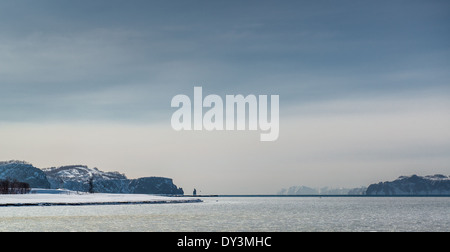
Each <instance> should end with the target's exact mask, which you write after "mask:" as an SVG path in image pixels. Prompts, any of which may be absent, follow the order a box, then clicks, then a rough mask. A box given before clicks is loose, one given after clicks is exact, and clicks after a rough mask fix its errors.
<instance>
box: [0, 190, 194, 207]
mask: <svg viewBox="0 0 450 252" xmlns="http://www.w3.org/2000/svg"><path fill="white" fill-rule="evenodd" d="M200 202H203V201H202V200H200V199H196V198H190V197H189V198H178V197H167V196H158V195H148V194H107V193H92V194H4V195H0V207H14V206H15V207H20V206H83V205H125V204H127V205H130V204H174V203H200Z"/></svg>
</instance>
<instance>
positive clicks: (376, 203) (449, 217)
mask: <svg viewBox="0 0 450 252" xmlns="http://www.w3.org/2000/svg"><path fill="white" fill-rule="evenodd" d="M202 200H204V202H203V203H185V204H154V205H106V206H105V205H103V206H28V207H0V231H179V232H187V231H219V232H220V231H244V232H245V231H247V232H252V231H255V232H256V231H269V232H272V231H273V232H278V231H287V232H291V231H447V232H448V231H450V197H211V198H202Z"/></svg>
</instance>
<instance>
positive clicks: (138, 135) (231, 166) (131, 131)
mask: <svg viewBox="0 0 450 252" xmlns="http://www.w3.org/2000/svg"><path fill="white" fill-rule="evenodd" d="M449 31H450V3H449V2H448V1H445V0H443V1H414V0H410V1H356V0H355V1H264V0H259V1H186V0H183V1H181V0H180V1H167V0H164V1H147V0H145V1H144V0H133V1H119V0H89V1H88V0H83V1H72V0H2V1H0V128H1V130H0V160H11V159H19V160H26V161H28V162H31V163H33V164H34V165H35V166H37V167H40V168H44V167H49V166H60V165H68V164H85V165H88V166H90V167H98V168H99V169H100V170H106V171H119V172H122V173H125V174H126V175H128V177H143V176H166V177H171V178H173V179H174V182H175V184H177V185H178V186H181V187H183V188H185V191H186V192H187V193H190V192H191V190H193V188H194V187H196V188H197V190H200V191H201V192H202V193H226V194H233V193H242V194H247V193H276V192H277V191H278V190H280V189H281V188H283V187H284V188H286V187H289V186H293V185H305V186H311V187H320V186H334V187H339V186H344V187H352V186H362V185H367V184H370V183H374V182H378V181H381V180H392V179H395V178H397V177H398V176H400V175H411V174H413V173H416V174H419V175H428V174H434V173H443V174H446V175H450V131H449V130H448V129H450V113H449V112H450V82H449V80H450V62H449V59H450V32H449ZM194 86H202V87H203V93H204V95H207V94H218V95H220V96H222V97H225V95H233V94H243V95H247V94H256V95H258V94H266V95H275V94H278V95H280V115H281V116H280V137H279V139H278V141H276V142H269V143H263V142H260V141H259V132H250V131H243V132H224V131H222V132H219V131H213V132H205V131H202V132H176V131H174V130H173V129H172V128H171V125H170V119H171V116H172V113H173V112H174V109H173V108H171V107H170V102H171V99H172V97H173V96H175V95H177V94H186V95H188V96H191V97H192V96H193V87H194Z"/></svg>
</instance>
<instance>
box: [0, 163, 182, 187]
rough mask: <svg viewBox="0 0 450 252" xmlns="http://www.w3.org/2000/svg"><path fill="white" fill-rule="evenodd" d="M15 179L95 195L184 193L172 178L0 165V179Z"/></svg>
mask: <svg viewBox="0 0 450 252" xmlns="http://www.w3.org/2000/svg"><path fill="white" fill-rule="evenodd" d="M8 178H9V179H16V180H18V181H20V182H26V183H28V184H30V186H31V187H32V188H47V189H58V188H64V189H68V190H73V191H83V192H88V191H94V192H98V193H142V194H184V192H183V189H182V188H178V187H177V186H176V185H174V184H173V181H172V179H170V178H163V177H144V178H138V179H128V178H127V177H126V176H125V175H124V174H121V173H119V172H103V171H100V170H98V169H97V168H93V169H92V168H89V167H87V166H84V165H71V166H61V167H52V168H45V169H39V168H36V167H34V166H33V165H32V164H30V163H27V162H24V161H6V162H0V179H8Z"/></svg>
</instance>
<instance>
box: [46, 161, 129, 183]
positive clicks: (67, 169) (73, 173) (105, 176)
mask: <svg viewBox="0 0 450 252" xmlns="http://www.w3.org/2000/svg"><path fill="white" fill-rule="evenodd" d="M42 170H43V171H44V172H45V174H46V175H47V178H48V179H55V180H61V181H69V180H70V181H78V182H85V181H88V180H89V179H91V178H92V179H93V180H111V179H127V177H126V176H125V175H124V174H121V173H118V172H104V171H100V170H99V169H97V168H93V169H91V168H89V167H87V166H85V165H70V166H61V167H52V168H45V169H42Z"/></svg>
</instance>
